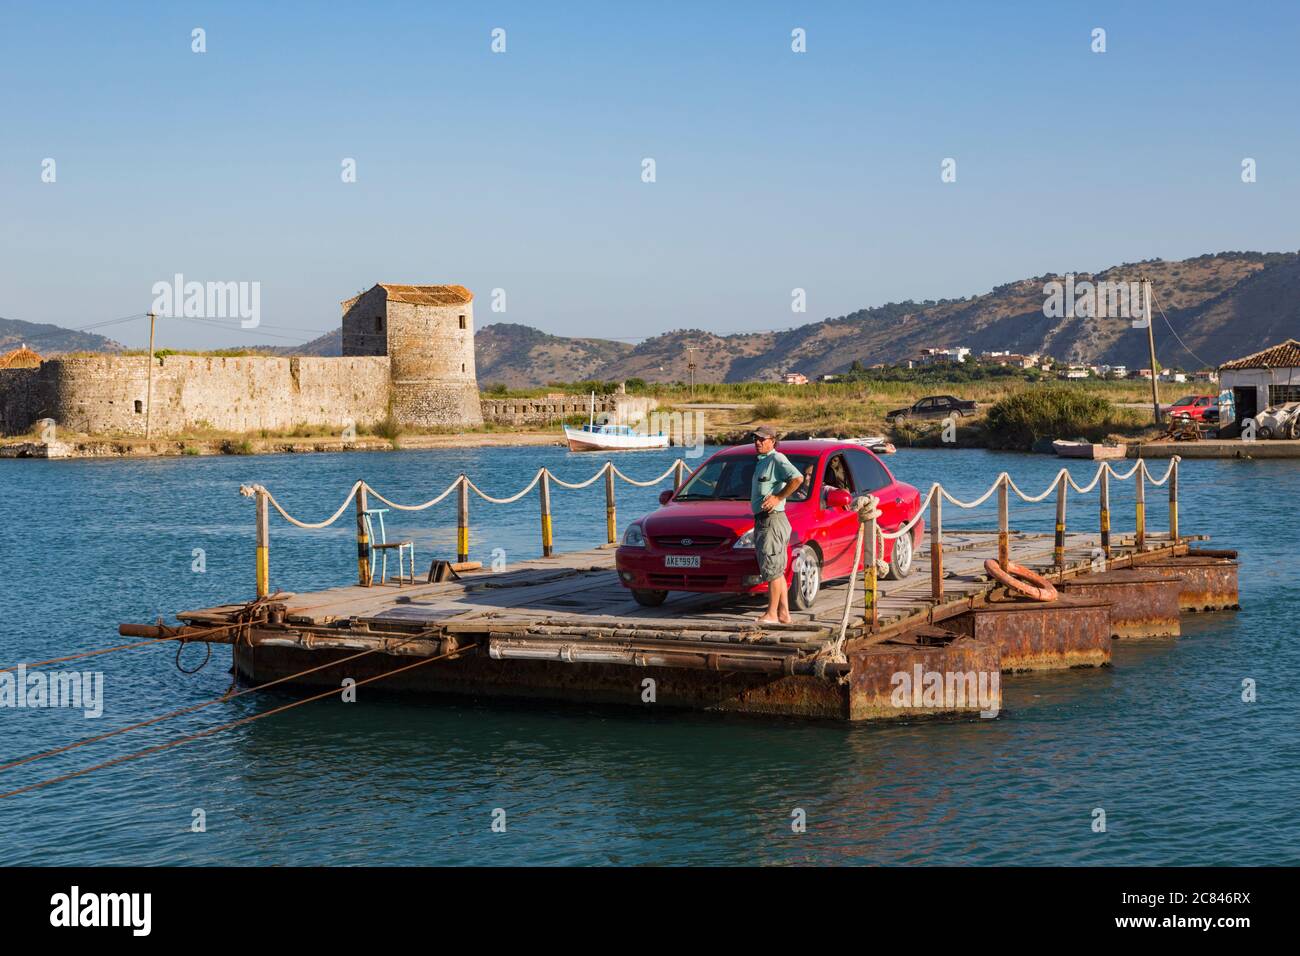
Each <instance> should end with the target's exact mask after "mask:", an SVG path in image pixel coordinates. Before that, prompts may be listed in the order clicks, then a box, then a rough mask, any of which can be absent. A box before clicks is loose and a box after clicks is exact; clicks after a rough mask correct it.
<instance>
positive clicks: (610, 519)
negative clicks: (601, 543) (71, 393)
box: [240, 455, 1181, 659]
mask: <svg viewBox="0 0 1300 956" xmlns="http://www.w3.org/2000/svg"><path fill="white" fill-rule="evenodd" d="M1180 461H1181V458H1179V457H1178V456H1176V455H1175V456H1174V457H1173V458H1172V459H1170V462H1169V467H1168V468H1167V469H1166V470H1165V473H1164V474H1163V475H1162V476H1160V477H1159V478H1157V477H1156V476H1154V475H1153V474H1151V472H1150V470H1149V469H1148V468H1147V464H1146V461H1145V460H1143V459H1140V458H1139V459H1138V460H1137V461H1136V462H1135V463H1134V464H1133V466H1132V467H1131V468H1129V469H1127V470H1126V471H1120V470H1119V469H1117V468H1115V467H1114V466H1113V465H1111V464H1110V462H1105V461H1103V462H1100V463H1099V464H1098V467H1097V471H1096V472H1095V473H1094V474H1093V476H1092V479H1091V480H1090V481H1089V482H1087V483H1086V484H1080V483H1079V482H1078V481H1077V480H1075V477H1074V475H1072V474H1071V473H1070V470H1069V469H1068V468H1061V469H1060V470H1059V471H1058V472H1057V473H1056V474H1055V475H1053V476H1052V480H1051V481H1050V482H1049V483H1048V485H1047V487H1046V488H1044V489H1043V491H1042V492H1040V493H1038V494H1029V493H1027V492H1026V491H1024V490H1023V489H1021V488H1020V487H1019V486H1018V485H1016V483H1015V481H1014V480H1013V479H1012V478H1011V475H1010V474H1008V473H1007V472H1005V471H1004V472H1001V473H999V474H998V476H997V477H996V478H995V479H994V480H993V483H992V484H991V485H990V486H989V487H988V489H986V490H985V491H984V493H983V494H981V495H979V496H978V497H976V498H973V499H971V500H963V499H961V498H958V497H957V496H955V495H954V494H952V493H951V492H950V491H948V490H947V489H946V488H944V487H943V485H941V484H940V483H939V482H934V483H933V484H931V485H930V489H929V491H927V492H926V494H925V497H924V498H923V499H922V501H921V505H920V507H919V508H918V509H917V511H916V514H914V515H913V516H912V517H911V518H910V519H909V520H908V521H906V522H905V523H903V524H902V525H900V526H899V527H897V528H895V529H894V530H893V531H886V530H884V529H883V528H881V527H879V516H880V512H879V508H878V507H874V506H871V505H870V504H868V502H867V501H866V499H865V498H864V499H861V500H860V501H859V503H858V504H859V505H860V506H859V507H857V511H858V517H859V521H860V522H861V527H860V529H859V532H860V533H859V535H858V540H857V544H856V546H855V548H854V554H855V564H854V571H853V573H852V575H851V578H852V579H853V580H854V581H856V577H857V569H858V568H859V567H861V568H863V573H864V582H863V590H864V592H865V593H864V621H865V625H866V628H867V630H868V631H870V630H873V629H874V628H875V624H876V609H877V607H878V599H879V595H878V593H877V590H878V583H877V582H878V570H879V569H878V564H880V557H881V554H882V553H883V547H884V545H883V542H885V541H897V540H898V539H900V538H902V537H903V536H904V535H911V534H913V533H914V531H915V528H916V527H917V525H918V524H919V523H920V522H922V521H923V520H926V519H927V516H928V520H929V531H930V596H931V599H932V600H933V601H934V603H936V604H938V603H941V602H942V601H943V599H944V586H943V577H944V573H943V503H944V502H945V501H947V502H948V503H949V504H951V505H953V506H954V507H956V508H958V509H961V510H963V511H969V510H972V509H975V508H978V507H980V506H981V505H983V504H985V503H986V502H987V501H989V499H990V498H992V497H993V496H994V495H995V494H996V495H997V496H998V564H999V565H1000V566H1001V568H1002V569H1003V570H1007V568H1008V566H1009V565H1010V563H1011V555H1010V511H1011V509H1010V497H1011V495H1010V493H1011V492H1015V495H1016V497H1017V498H1018V499H1019V500H1020V501H1023V502H1025V503H1027V504H1030V505H1037V504H1040V503H1042V504H1044V506H1045V507H1048V506H1047V505H1046V504H1045V503H1046V502H1047V499H1048V498H1051V497H1052V496H1053V495H1055V498H1056V500H1055V511H1056V523H1055V538H1054V542H1053V544H1054V547H1053V562H1054V564H1055V566H1056V567H1057V569H1058V571H1064V570H1065V529H1066V514H1067V494H1068V491H1069V490H1070V489H1073V490H1074V492H1075V493H1076V494H1080V495H1086V494H1090V493H1091V492H1092V491H1094V490H1096V489H1100V494H1099V513H1098V528H1099V531H1100V536H1101V551H1102V554H1103V556H1104V557H1105V558H1106V559H1107V560H1109V559H1110V557H1111V536H1110V481H1111V479H1114V480H1115V481H1120V482H1124V481H1130V480H1133V481H1134V482H1135V496H1134V544H1135V546H1136V548H1137V550H1139V551H1142V550H1145V548H1146V538H1147V532H1146V486H1147V485H1148V484H1150V485H1152V486H1155V487H1159V486H1163V485H1167V486H1168V491H1169V540H1170V541H1171V542H1172V543H1177V541H1178V540H1179V534H1178V464H1179V462H1180ZM669 476H672V477H673V487H674V488H680V487H681V486H682V485H683V484H684V483H685V478H686V462H685V461H684V460H682V459H680V458H679V459H677V460H676V461H675V462H673V464H672V465H671V466H669V468H668V469H667V470H666V471H665V472H664V473H663V474H661V475H658V476H657V477H655V478H652V479H650V480H647V481H641V480H638V479H635V478H632V477H630V476H628V475H626V474H624V473H623V472H622V471H620V470H619V469H618V467H617V466H616V465H615V464H614V463H613V462H612V461H607V462H605V464H604V465H602V466H601V467H600V469H599V470H598V471H597V472H596V473H595V474H593V475H592V476H591V477H590V478H588V479H586V480H585V481H578V482H571V481H565V480H564V479H562V478H559V477H558V476H556V475H554V474H553V473H552V472H551V470H550V469H549V468H547V467H545V466H543V467H541V468H538V470H537V473H536V474H535V475H533V478H532V480H531V481H529V482H528V484H527V485H525V486H524V487H523V488H522V489H520V490H519V491H518V492H516V493H515V494H513V495H508V496H505V497H496V496H493V495H489V494H488V493H487V492H485V491H484V490H483V489H482V488H480V487H479V486H478V485H476V484H475V483H474V482H473V480H471V479H470V478H469V476H468V475H465V474H461V475H458V476H457V477H456V478H455V479H454V480H453V481H452V482H451V484H450V485H448V486H447V488H446V489H444V490H443V492H442V493H441V494H439V495H438V496H436V497H434V498H431V499H429V500H428V501H425V502H423V503H421V504H417V505H404V504H400V503H398V502H395V501H392V500H390V499H389V498H386V497H384V496H383V495H381V494H380V493H379V492H378V491H376V490H375V489H374V488H372V487H371V486H370V484H369V483H368V482H366V481H364V480H360V481H357V482H356V483H355V484H353V486H352V488H351V489H350V490H349V492H348V495H347V497H346V498H345V499H344V500H343V503H342V504H341V505H340V506H339V507H338V509H337V510H336V511H335V512H334V513H333V514H332V515H330V517H328V518H327V519H325V520H324V521H317V522H307V521H303V520H301V519H299V518H296V517H294V516H293V515H291V514H290V513H289V512H288V511H287V510H286V509H285V508H284V507H283V506H282V505H281V504H280V503H279V502H278V501H276V500H275V496H274V495H272V494H271V492H270V491H268V490H267V489H266V488H265V487H263V486H262V485H243V486H241V487H240V493H241V494H243V495H245V496H247V497H251V498H255V499H256V500H257V502H258V534H257V594H258V597H259V598H263V597H265V596H266V595H268V594H269V593H270V577H269V540H270V535H269V528H268V520H269V518H268V516H269V513H270V508H274V509H275V510H276V511H277V512H278V513H279V514H280V515H281V516H282V517H284V519H285V520H286V521H288V522H289V523H290V524H292V525H294V526H296V527H299V528H304V529H308V530H316V529H320V528H326V527H329V526H330V525H332V524H333V523H334V522H336V521H337V520H338V519H339V518H340V517H342V515H343V512H344V511H346V510H347V507H348V505H349V504H350V503H353V502H355V505H356V521H357V578H358V582H359V583H360V584H361V585H362V586H366V587H368V586H370V585H371V584H373V569H372V568H371V567H370V556H371V553H372V552H371V548H370V541H369V524H368V522H367V520H366V513H367V508H368V496H369V495H374V496H375V498H376V499H377V500H379V501H382V502H383V503H384V504H386V505H388V506H389V507H391V508H396V509H399V510H401V511H423V510H425V509H427V508H431V507H433V506H434V505H437V504H439V503H441V502H442V501H444V500H446V499H447V498H448V497H449V496H450V495H451V494H452V493H453V492H458V496H457V497H458V502H457V522H456V532H457V534H456V541H457V545H456V557H457V561H458V562H459V563H466V562H468V560H469V493H470V492H471V491H472V492H474V494H476V495H478V497H479V498H481V499H483V500H484V501H486V502H488V503H490V504H511V503H513V502H516V501H519V500H520V499H521V498H523V497H524V496H525V495H527V494H528V493H529V492H531V491H532V490H533V489H534V488H537V489H538V505H539V519H540V524H541V538H542V554H543V556H545V557H550V556H551V555H552V553H553V534H552V526H551V483H552V482H554V483H555V484H557V485H559V486H560V487H561V488H565V489H569V490H579V489H583V488H588V487H590V486H591V485H593V484H595V483H596V482H597V481H599V480H600V479H601V478H602V477H603V478H604V479H605V512H606V540H607V542H608V543H609V544H614V543H615V542H616V541H617V521H616V508H615V495H614V490H615V483H616V480H619V479H621V480H622V481H624V482H626V483H627V484H630V485H633V486H635V487H638V488H649V487H653V486H654V485H657V484H659V483H660V482H662V481H663V480H664V479H665V478H668V477H669ZM1030 510H1034V509H1032V508H1031V509H1030ZM868 547H869V548H870V550H871V554H872V555H873V558H874V560H870V561H868V560H866V553H867V552H866V549H867V548H868ZM412 573H414V572H412ZM400 576H401V575H400V571H399V580H400ZM853 591H854V589H853V587H852V586H850V587H849V588H848V589H847V595H846V599H845V612H844V613H845V617H844V619H843V621H842V622H841V627H840V629H839V631H840V633H839V636H838V639H836V640H834V641H832V642H830V643H829V644H828V650H829V652H830V655H831V659H838V657H839V656H840V655H842V654H843V645H844V640H845V633H846V630H847V622H848V615H849V611H850V608H851V605H852V601H853Z"/></svg>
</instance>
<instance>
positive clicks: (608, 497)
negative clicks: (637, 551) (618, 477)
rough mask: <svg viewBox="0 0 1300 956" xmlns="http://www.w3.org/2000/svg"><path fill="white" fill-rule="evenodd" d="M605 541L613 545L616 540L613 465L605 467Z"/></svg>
mask: <svg viewBox="0 0 1300 956" xmlns="http://www.w3.org/2000/svg"><path fill="white" fill-rule="evenodd" d="M605 539H606V540H607V541H608V542H609V543H610V544H613V543H614V542H615V541H617V540H618V519H617V517H616V516H615V511H614V463H613V462H612V461H611V462H608V463H607V464H606V465H605Z"/></svg>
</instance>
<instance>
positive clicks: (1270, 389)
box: [1219, 339, 1300, 425]
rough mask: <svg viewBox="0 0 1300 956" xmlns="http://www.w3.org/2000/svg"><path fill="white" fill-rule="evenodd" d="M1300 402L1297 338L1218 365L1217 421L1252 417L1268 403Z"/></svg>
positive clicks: (1299, 368) (1228, 422)
mask: <svg viewBox="0 0 1300 956" xmlns="http://www.w3.org/2000/svg"><path fill="white" fill-rule="evenodd" d="M1282 402H1300V342H1297V341H1296V340H1295V339H1287V340H1286V341H1285V342H1283V343H1281V344H1280V345H1274V346H1271V347H1269V348H1266V349H1264V350H1263V351H1261V352H1256V353H1255V354H1253V355H1247V356H1246V357H1245V358H1239V359H1233V360H1232V361H1231V362H1224V363H1223V364H1222V365H1220V366H1219V408H1220V413H1219V421H1220V422H1221V423H1222V424H1224V425H1228V424H1231V423H1233V422H1241V421H1243V420H1245V419H1247V418H1254V417H1255V416H1257V415H1258V414H1259V413H1260V412H1262V411H1263V410H1264V409H1266V408H1268V407H1269V406H1270V405H1280V404H1281V403H1282Z"/></svg>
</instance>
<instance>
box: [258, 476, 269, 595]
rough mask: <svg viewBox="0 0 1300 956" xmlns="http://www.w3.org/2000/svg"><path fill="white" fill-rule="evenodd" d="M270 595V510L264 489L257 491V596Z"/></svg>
mask: <svg viewBox="0 0 1300 956" xmlns="http://www.w3.org/2000/svg"><path fill="white" fill-rule="evenodd" d="M270 593H271V508H270V502H269V501H268V499H267V494H266V489H265V488H259V489H258V491H257V596H258V597H259V598H264V597H266V596H267V595H268V594H270Z"/></svg>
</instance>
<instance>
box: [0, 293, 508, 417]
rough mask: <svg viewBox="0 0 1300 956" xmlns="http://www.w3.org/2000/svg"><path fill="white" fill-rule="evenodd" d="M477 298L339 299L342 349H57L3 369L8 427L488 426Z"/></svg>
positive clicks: (0, 389)
mask: <svg viewBox="0 0 1300 956" xmlns="http://www.w3.org/2000/svg"><path fill="white" fill-rule="evenodd" d="M473 300H474V295H473V293H472V292H470V291H469V290H468V289H466V288H465V287H464V286H459V285H386V284H379V285H376V286H374V287H373V288H371V289H370V290H368V291H366V292H363V293H361V294H360V295H358V296H355V297H353V298H351V299H348V300H347V301H345V302H344V303H343V304H342V308H343V319H342V356H341V357H339V358H329V357H315V356H302V357H295V358H279V357H274V356H262V355H256V356H238V357H222V356H208V355H165V356H155V358H154V362H153V389H152V408H151V409H149V410H148V415H147V416H146V405H147V403H149V401H150V399H149V372H150V369H149V360H148V358H147V357H144V356H123V355H93V356H85V357H66V358H58V357H56V358H51V359H47V360H45V361H43V362H41V363H40V364H39V365H38V366H36V367H34V368H32V367H28V368H5V369H0V434H10V435H13V434H21V433H23V432H25V431H27V430H28V429H30V428H32V427H33V426H34V425H35V424H36V423H37V422H38V421H40V420H42V419H46V418H49V419H53V420H54V421H55V423H56V425H57V426H58V427H59V428H63V429H67V430H70V431H73V432H82V433H86V434H91V435H124V436H143V435H144V434H145V421H146V417H148V419H149V424H150V432H151V434H152V435H153V436H154V437H164V436H168V435H180V434H194V433H196V432H202V431H204V430H215V431H225V432H238V433H253V432H258V431H269V432H285V431H289V430H292V429H294V428H296V427H298V426H308V427H327V428H338V429H340V430H342V429H345V428H347V427H348V426H349V425H353V426H366V425H371V424H374V423H377V422H381V421H384V420H386V419H387V418H388V416H389V414H390V413H391V414H392V415H393V417H394V418H395V419H396V421H397V422H398V424H400V425H401V426H403V427H404V428H410V429H414V430H420V429H427V428H435V427H467V428H472V427H476V426H478V425H481V424H482V423H483V415H482V409H481V406H480V401H479V392H478V380H477V378H476V375H475V369H474V308H473Z"/></svg>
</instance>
